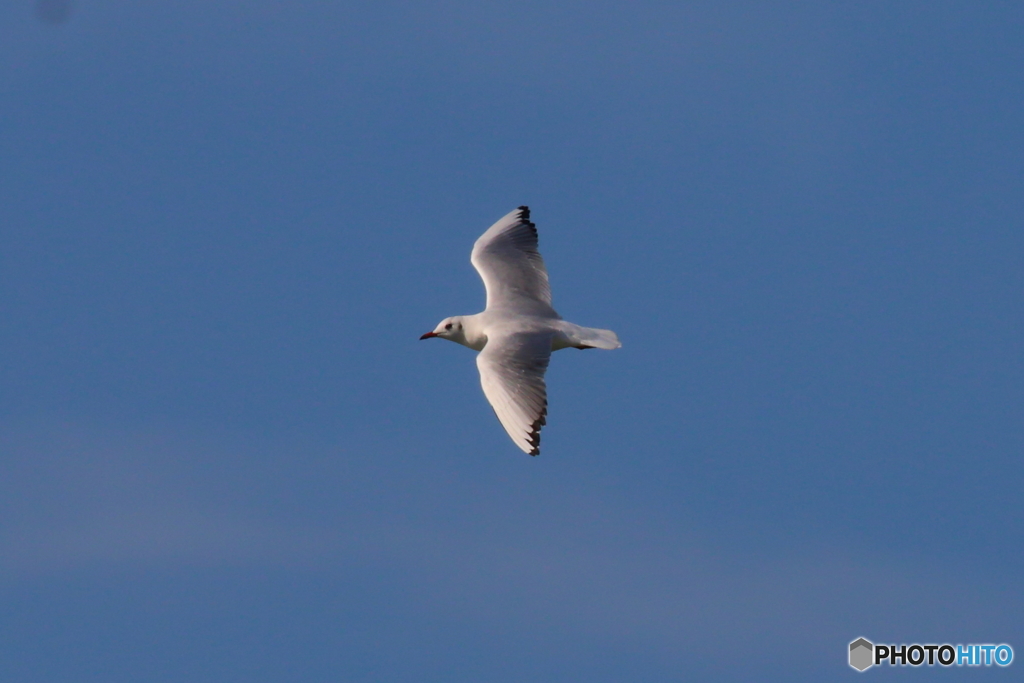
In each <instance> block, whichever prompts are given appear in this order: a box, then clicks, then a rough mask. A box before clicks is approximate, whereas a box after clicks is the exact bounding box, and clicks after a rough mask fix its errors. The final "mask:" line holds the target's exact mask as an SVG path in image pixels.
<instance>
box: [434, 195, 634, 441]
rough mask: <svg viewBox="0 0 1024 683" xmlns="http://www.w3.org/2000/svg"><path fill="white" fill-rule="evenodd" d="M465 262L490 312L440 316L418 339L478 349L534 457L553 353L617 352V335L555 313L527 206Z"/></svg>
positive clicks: (491, 396) (498, 398)
mask: <svg viewBox="0 0 1024 683" xmlns="http://www.w3.org/2000/svg"><path fill="white" fill-rule="evenodd" d="M470 260H471V262H472V263H473V265H474V266H475V267H476V269H477V271H478V272H479V273H480V277H481V278H483V281H484V286H485V287H486V288H487V308H486V309H485V310H484V311H483V312H482V313H477V314H476V315H464V316H455V317H453V318H445V319H444V320H442V321H441V322H440V324H438V326H437V327H436V328H435V329H434V331H432V332H427V333H426V334H425V335H423V336H422V337H420V339H428V338H431V337H440V338H442V339H448V340H450V341H453V342H456V343H458V344H462V345H463V346H468V347H469V348H471V349H474V350H476V351H479V352H480V353H479V355H477V359H476V363H477V367H478V368H479V370H480V383H481V385H482V386H483V390H484V394H485V395H486V396H487V400H488V401H490V403H491V407H493V408H494V412H495V414H496V415H497V416H498V420H499V421H500V422H501V424H502V426H504V427H505V431H507V432H508V435H509V436H510V437H511V438H512V440H513V441H514V442H515V444H516V445H517V446H519V448H521V449H522V450H523V451H525V452H526V453H529V454H530V455H537V454H538V453H540V429H541V427H542V426H543V425H544V423H545V421H546V417H547V388H546V387H545V384H544V373H545V371H546V370H547V367H548V361H549V359H550V357H551V352H552V351H558V350H559V349H566V348H577V349H592V348H600V349H617V348H619V347H620V346H621V344H620V343H619V338H618V337H617V336H616V334H615V333H614V332H612V331H611V330H600V329H595V328H590V327H581V326H579V325H574V324H573V323H570V322H566V321H564V320H562V318H561V316H559V315H558V313H556V312H555V309H554V308H552V306H551V289H550V286H549V285H548V274H547V269H546V268H545V267H544V260H543V259H542V258H541V256H540V252H539V251H537V228H536V226H535V225H534V224H533V223H531V222H530V210H529V209H528V208H527V207H525V206H520V207H519V208H518V209H516V210H515V211H513V212H511V213H509V214H508V215H507V216H505V217H504V218H502V219H501V220H499V221H498V222H497V223H495V224H494V225H492V226H491V227H490V228H489V229H488V230H487V232H485V233H484V234H483V235H481V236H480V238H479V239H478V240H477V241H476V244H475V245H474V246H473V254H472V257H471V258H470Z"/></svg>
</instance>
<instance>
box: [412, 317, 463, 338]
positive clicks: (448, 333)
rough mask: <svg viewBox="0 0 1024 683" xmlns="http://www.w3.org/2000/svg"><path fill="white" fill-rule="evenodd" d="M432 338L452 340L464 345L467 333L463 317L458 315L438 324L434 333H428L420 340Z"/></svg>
mask: <svg viewBox="0 0 1024 683" xmlns="http://www.w3.org/2000/svg"><path fill="white" fill-rule="evenodd" d="M431 337H440V338H441V339H450V340H451V341H453V342H456V343H458V344H464V343H465V339H466V333H465V328H464V327H463V323H462V316H458V315H456V316H453V317H451V318H445V319H444V320H442V321H441V322H439V323H438V324H437V327H435V328H434V331H433V332H427V333H426V334H425V335H423V336H422V337H420V339H430V338H431Z"/></svg>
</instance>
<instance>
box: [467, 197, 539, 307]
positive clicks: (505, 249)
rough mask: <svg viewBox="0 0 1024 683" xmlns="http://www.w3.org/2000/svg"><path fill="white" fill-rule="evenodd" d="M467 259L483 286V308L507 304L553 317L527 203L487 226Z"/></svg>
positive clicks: (535, 233)
mask: <svg viewBox="0 0 1024 683" xmlns="http://www.w3.org/2000/svg"><path fill="white" fill-rule="evenodd" d="M469 260H470V262H471V263H472V264H473V267H475V268H476V270H477V272H478V273H480V277H481V278H482V279H483V281H484V287H486V288H487V310H493V309H496V308H509V309H514V310H517V311H520V312H523V313H526V312H535V313H537V314H540V315H544V316H548V317H550V316H554V317H557V315H558V314H557V313H555V311H554V309H553V308H551V287H550V285H549V284H548V271H547V269H546V268H545V267H544V259H542V258H541V256H540V252H539V251H538V250H537V226H536V225H534V224H533V223H532V222H531V221H530V209H529V208H528V207H525V206H520V207H519V208H518V209H516V210H515V211H513V212H511V213H510V214H508V215H507V216H505V217H504V218H502V219H501V220H499V221H498V222H497V223H495V224H494V225H492V226H491V227H490V228H488V229H487V232H485V233H484V234H483V235H481V236H480V238H479V239H478V240H477V241H476V244H474V245H473V254H472V256H470V259H469Z"/></svg>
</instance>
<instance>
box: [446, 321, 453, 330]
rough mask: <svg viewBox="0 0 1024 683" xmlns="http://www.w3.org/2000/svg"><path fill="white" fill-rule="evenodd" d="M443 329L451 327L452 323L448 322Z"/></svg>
mask: <svg viewBox="0 0 1024 683" xmlns="http://www.w3.org/2000/svg"><path fill="white" fill-rule="evenodd" d="M444 329H446V330H450V329H452V324H451V323H448V324H447V325H445V326H444Z"/></svg>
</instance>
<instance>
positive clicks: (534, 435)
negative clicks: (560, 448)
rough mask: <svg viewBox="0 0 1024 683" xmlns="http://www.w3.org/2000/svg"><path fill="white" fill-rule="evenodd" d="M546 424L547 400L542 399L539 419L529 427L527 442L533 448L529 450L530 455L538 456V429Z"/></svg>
mask: <svg viewBox="0 0 1024 683" xmlns="http://www.w3.org/2000/svg"><path fill="white" fill-rule="evenodd" d="M547 423H548V400H547V399H546V398H545V399H544V408H543V409H542V410H541V413H540V417H538V418H537V419H536V420H534V421H533V425H532V426H531V427H530V436H529V442H530V445H531V446H533V448H532V449H531V450H530V455H540V428H541V427H543V426H544V425H546V424H547Z"/></svg>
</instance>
